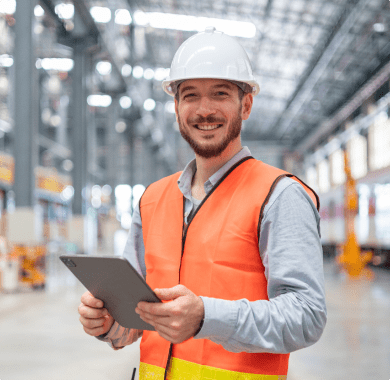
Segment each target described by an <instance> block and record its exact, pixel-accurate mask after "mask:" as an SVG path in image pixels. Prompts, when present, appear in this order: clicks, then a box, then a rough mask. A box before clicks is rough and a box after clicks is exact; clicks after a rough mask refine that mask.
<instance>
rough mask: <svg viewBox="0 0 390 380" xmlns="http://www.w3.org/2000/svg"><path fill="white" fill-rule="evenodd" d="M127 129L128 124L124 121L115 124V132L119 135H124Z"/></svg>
mask: <svg viewBox="0 0 390 380" xmlns="http://www.w3.org/2000/svg"><path fill="white" fill-rule="evenodd" d="M126 128H127V125H126V123H125V122H124V121H123V120H120V121H118V122H117V123H116V124H115V130H116V132H117V133H123V132H124V131H125V130H126Z"/></svg>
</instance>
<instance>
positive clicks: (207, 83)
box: [179, 78, 237, 92]
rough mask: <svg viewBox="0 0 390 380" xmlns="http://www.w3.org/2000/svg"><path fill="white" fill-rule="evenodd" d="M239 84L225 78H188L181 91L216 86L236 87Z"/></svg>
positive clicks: (206, 88)
mask: <svg viewBox="0 0 390 380" xmlns="http://www.w3.org/2000/svg"><path fill="white" fill-rule="evenodd" d="M236 87H237V86H236V85H235V84H234V83H232V82H229V81H228V80H224V79H205V78H202V79H188V80H186V81H184V82H182V83H181V84H180V86H179V92H183V91H186V90H208V89H214V88H226V89H232V90H233V89H235V88H236Z"/></svg>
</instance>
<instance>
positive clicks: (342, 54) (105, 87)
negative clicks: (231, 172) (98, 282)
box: [0, 0, 390, 380]
mask: <svg viewBox="0 0 390 380" xmlns="http://www.w3.org/2000/svg"><path fill="white" fill-rule="evenodd" d="M208 26H214V27H215V28H216V29H217V30H218V31H222V32H224V33H226V34H228V35H231V36H233V37H235V38H236V39H237V40H238V41H239V43H240V44H241V45H242V46H243V47H244V48H245V50H246V52H247V54H248V57H249V59H250V61H251V63H252V68H253V72H254V75H255V77H256V78H257V80H258V82H259V84H260V93H259V95H258V96H256V97H255V98H254V103H253V109H252V114H251V116H250V118H249V119H248V120H245V121H244V122H243V125H242V132H241V138H242V145H243V146H247V147H248V148H249V149H250V152H251V154H252V156H253V157H254V158H256V159H258V160H261V161H263V162H265V163H267V164H269V165H273V166H275V167H278V168H281V169H283V170H286V171H288V172H290V173H293V174H294V175H296V176H298V177H299V178H301V179H302V180H303V181H305V182H306V183H307V184H308V185H309V186H310V187H311V188H313V189H314V190H315V191H316V192H317V193H318V195H319V198H320V203H321V209H320V216H321V242H322V247H323V252H324V270H325V284H326V296H327V308H328V323H327V326H326V328H325V331H324V334H323V336H322V338H321V339H320V341H319V342H318V343H316V344H315V345H313V346H311V347H309V348H306V349H304V350H299V351H297V352H294V353H292V354H291V357H290V367H289V373H288V379H289V380H309V379H310V380H317V379H318V380H319V379H323V380H336V379H337V380H338V379H341V378H343V379H355V380H360V379H361V380H363V379H375V380H379V379H388V378H389V377H390V338H389V337H390V323H389V318H388V315H389V312H390V271H389V270H390V2H389V1H388V0H370V1H369V0H289V1H286V0H214V1H213V2H209V1H206V0H198V1H196V2H193V1H189V0H165V1H157V0H111V1H108V0H79V1H70V0H39V1H38V0H0V379H1V380H19V379H25V378H29V379H40V380H46V379H56V380H62V379H69V378H74V379H87V380H89V379H94V380H105V379H110V380H116V379H118V380H119V379H138V365H139V342H138V343H134V344H133V345H131V346H129V347H126V348H125V349H123V350H119V351H114V350H112V349H111V348H110V347H109V346H108V345H107V344H105V343H102V342H99V341H98V340H96V339H94V338H92V337H90V336H88V335H86V334H85V333H84V331H83V329H82V326H81V324H80V323H79V321H78V318H79V316H78V313H77V307H78V305H79V303H80V297H81V294H82V293H83V292H84V291H85V289H84V288H83V286H82V285H81V284H80V283H79V282H78V281H77V280H76V279H75V278H74V277H73V275H72V274H71V273H70V272H69V271H68V269H67V268H66V267H65V266H64V265H63V264H62V263H61V262H60V260H59V256H60V255H62V254H73V253H83V254H86V255H116V256H120V255H122V252H123V249H124V246H125V244H126V241H127V237H128V233H129V229H130V227H131V222H132V215H133V211H134V208H135V207H136V205H137V204H138V201H139V199H140V197H141V196H142V194H143V192H144V190H145V189H146V188H147V187H148V186H149V185H150V184H151V183H153V182H155V181H157V180H158V179H160V178H162V177H165V176H168V175H171V174H173V173H175V172H177V171H181V170H183V168H184V167H185V165H186V164H187V163H188V162H189V161H190V160H191V159H192V158H193V157H194V153H193V151H192V150H191V148H190V146H189V145H188V144H187V143H186V142H185V141H184V140H183V139H182V138H181V135H180V132H179V126H178V123H177V121H176V116H175V105H174V101H173V98H172V97H170V96H168V95H167V94H166V93H165V92H164V91H163V89H162V86H161V84H162V81H163V80H164V79H165V78H166V77H167V76H168V75H169V70H170V65H171V61H172V58H173V56H174V54H175V52H176V50H177V49H178V48H179V46H180V45H181V44H182V43H183V42H184V41H185V40H186V39H188V38H189V37H191V36H192V35H194V34H195V33H197V32H201V31H204V30H205V28H206V27H208ZM351 247H352V248H351ZM351 252H352V253H351ZM354 254H355V256H353V255H354Z"/></svg>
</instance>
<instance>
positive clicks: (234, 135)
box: [79, 28, 326, 380]
mask: <svg viewBox="0 0 390 380" xmlns="http://www.w3.org/2000/svg"><path fill="white" fill-rule="evenodd" d="M163 87H164V90H165V91H166V92H167V93H169V94H170V95H173V96H175V107H176V108H175V110H176V118H177V121H178V123H179V127H180V133H181V135H182V136H183V137H184V139H185V140H186V141H187V142H188V143H189V144H190V146H191V147H192V148H193V150H194V152H195V159H194V160H193V161H191V162H190V163H189V164H188V165H187V166H186V168H185V169H184V171H183V172H182V173H176V174H174V175H172V176H169V177H166V178H163V179H162V180H160V181H158V182H156V183H154V184H152V185H151V186H149V187H148V188H147V190H146V191H145V193H144V195H143V196H142V198H141V200H140V204H139V207H138V208H137V209H136V210H135V213H134V216H133V226H132V228H131V233H130V237H129V240H128V243H127V245H126V248H125V253H124V256H125V257H127V258H128V260H129V261H130V262H131V263H132V264H133V266H135V267H136V268H137V269H138V270H139V272H140V273H142V274H143V275H144V276H146V281H147V282H148V284H149V285H150V286H151V287H152V288H153V289H155V292H156V294H157V295H158V296H159V297H160V299H161V300H164V301H168V302H163V303H162V304H151V303H146V302H140V303H139V304H138V306H137V308H136V312H137V313H138V314H139V315H140V317H141V318H142V319H143V320H144V321H146V322H148V323H150V324H151V325H153V326H154V327H155V329H156V331H153V332H151V331H143V332H142V331H138V330H133V329H126V328H123V327H121V326H119V325H118V323H116V322H115V321H114V320H113V318H112V317H111V316H110V315H109V314H108V312H107V310H106V309H103V308H102V303H101V301H100V300H97V299H95V298H94V297H93V296H92V295H91V294H90V293H88V292H87V293H85V294H84V295H83V296H82V303H81V305H80V307H79V313H80V321H81V323H82V324H83V326H84V330H85V331H86V332H87V333H88V334H90V335H92V336H96V337H98V338H99V339H101V340H104V341H107V342H109V343H110V344H111V346H112V347H113V348H115V349H118V348H122V347H124V346H125V345H128V344H131V343H132V342H134V341H136V340H137V339H138V337H139V336H141V335H142V341H141V364H140V379H164V378H167V379H191V380H192V379H230V378H234V379H266V380H271V379H286V376H287V370H288V359H289V353H290V352H292V351H294V350H297V349H300V348H303V347H307V346H309V345H311V344H313V343H315V342H316V341H317V340H318V339H319V338H320V336H321V334H322V331H323V329H324V326H325V323H326V307H325V295H324V280H323V269H322V250H321V244H320V240H319V215H318V212H317V208H316V207H318V206H319V205H318V198H317V196H316V195H315V193H314V192H313V191H312V190H311V189H309V188H308V187H307V186H305V185H304V184H303V183H301V182H300V181H299V180H298V179H296V178H291V177H293V176H292V175H289V174H288V173H286V172H284V171H282V170H279V169H277V168H273V167H271V166H269V165H266V164H264V163H262V162H260V161H256V160H254V159H253V157H251V155H250V152H249V150H248V148H242V146H241V139H240V131H241V124H242V120H246V119H248V117H249V115H250V112H251V109H252V103H253V96H254V95H256V94H257V93H258V92H259V86H258V84H257V82H256V81H255V79H254V78H253V75H252V70H251V67H250V63H249V59H248V57H247V55H246V53H245V51H244V50H243V48H242V47H241V46H240V45H239V44H238V43H237V42H236V41H235V40H234V39H233V38H231V37H229V36H226V35H224V34H223V33H219V32H216V31H215V29H214V28H208V29H207V30H206V31H205V32H204V33H198V34H197V35H195V36H193V37H191V38H190V39H188V40H187V41H185V42H184V43H183V45H182V46H181V47H180V48H179V50H178V52H177V53H176V55H175V57H174V59H173V62H172V67H171V72H170V77H169V78H168V79H167V80H165V81H164V82H163Z"/></svg>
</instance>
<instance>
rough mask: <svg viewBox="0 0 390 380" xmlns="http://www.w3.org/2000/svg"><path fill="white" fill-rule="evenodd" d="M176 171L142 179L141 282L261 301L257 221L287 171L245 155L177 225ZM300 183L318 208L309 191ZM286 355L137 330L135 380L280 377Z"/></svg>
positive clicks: (263, 282)
mask: <svg viewBox="0 0 390 380" xmlns="http://www.w3.org/2000/svg"><path fill="white" fill-rule="evenodd" d="M180 174H181V173H176V174H174V175H171V176H169V177H166V178H163V179H162V180H160V181H158V182H155V183H154V184H152V185H151V186H149V187H148V188H147V190H146V191H145V193H144V195H143V196H142V199H141V202H140V210H141V218H142V230H143V238H144V243H145V264H146V281H147V283H148V284H149V285H150V286H151V288H152V289H155V288H171V287H173V286H175V285H178V284H183V285H185V286H186V287H187V288H188V289H190V290H191V291H192V292H194V293H195V294H196V295H199V296H200V295H201V296H206V297H213V298H220V299H226V300H239V299H243V298H245V299H247V300H249V301H256V300H268V295H267V279H266V278H265V275H264V266H263V263H262V261H261V258H260V254H259V233H260V222H261V219H262V214H263V210H264V206H265V204H266V203H267V202H268V200H269V197H270V195H271V193H272V191H273V189H274V188H275V186H276V183H277V182H278V181H279V180H280V179H281V178H283V177H285V176H289V177H293V176H292V175H291V174H289V173H287V172H285V171H283V170H280V169H277V168H274V167H272V166H269V165H266V164H264V163H262V162H261V161H257V160H255V159H253V157H246V158H244V159H242V160H241V161H239V162H238V163H237V164H235V165H234V166H233V167H232V168H231V169H230V170H229V171H228V172H227V173H226V174H225V175H224V176H223V177H222V178H221V180H220V181H218V183H217V184H216V185H215V186H214V187H213V189H212V190H211V191H210V192H209V194H207V196H206V197H205V198H204V199H203V201H202V203H201V204H200V205H199V207H198V209H197V211H196V213H195V214H194V216H193V218H192V219H191V221H190V222H189V224H188V226H187V228H185V226H184V221H183V219H184V218H183V214H184V200H185V198H184V197H183V194H182V193H181V192H180V190H179V188H178V185H177V180H178V178H179V176H180ZM294 179H296V180H298V179H297V178H296V177H295V178H294ZM298 181H300V180H298ZM300 182H301V181H300ZM302 184H303V183H302ZM303 186H304V187H305V189H306V191H307V192H308V193H309V195H310V196H311V197H312V199H313V201H314V202H315V204H317V205H318V206H317V208H319V203H318V197H317V195H316V194H315V193H314V191H313V190H311V189H310V188H308V187H307V186H306V185H304V184H303ZM288 359H289V354H273V353H247V352H240V353H234V352H230V351H227V350H225V349H224V348H223V347H222V346H221V345H219V344H216V343H214V342H212V341H211V340H208V339H193V338H191V339H189V340H187V341H185V342H183V343H180V344H171V343H170V342H168V341H167V340H165V339H163V338H161V337H160V336H159V335H158V333H157V332H155V331H144V332H143V336H142V341H141V364H140V380H141V379H145V380H146V379H148V380H149V379H150V380H163V379H164V378H166V379H170V380H176V379H177V380H178V379H180V380H201V379H208V380H209V379H218V380H219V379H235V380H244V379H245V380H255V379H257V380H260V379H262V380H271V379H272V380H278V379H285V378H286V376H287V369H288Z"/></svg>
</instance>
